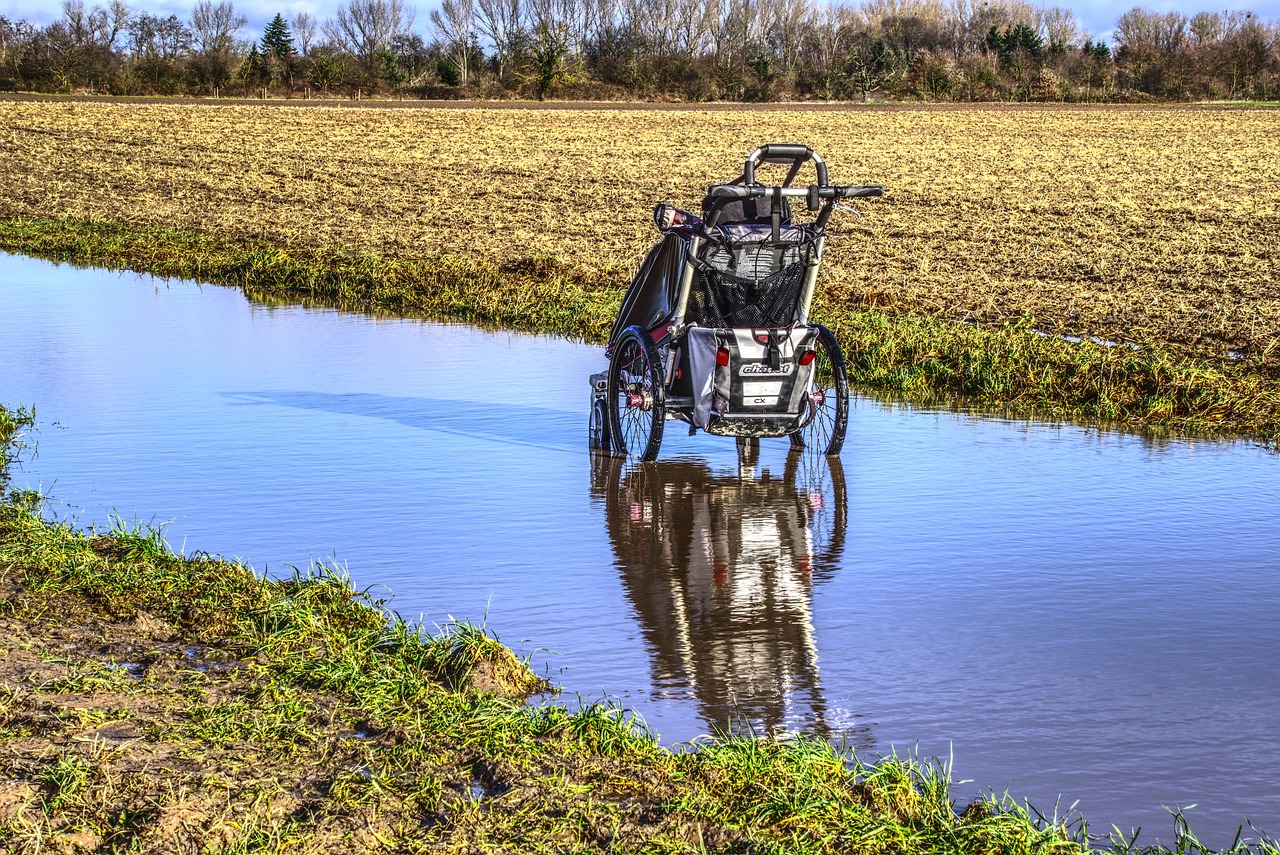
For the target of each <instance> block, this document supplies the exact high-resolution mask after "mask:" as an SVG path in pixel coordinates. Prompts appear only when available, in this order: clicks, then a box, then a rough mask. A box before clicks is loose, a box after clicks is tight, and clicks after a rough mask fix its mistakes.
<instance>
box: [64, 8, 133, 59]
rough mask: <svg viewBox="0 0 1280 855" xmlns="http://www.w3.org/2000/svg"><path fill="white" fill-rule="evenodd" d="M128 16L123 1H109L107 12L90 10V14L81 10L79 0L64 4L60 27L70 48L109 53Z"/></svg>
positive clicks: (127, 9) (95, 9) (99, 9)
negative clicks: (86, 48)
mask: <svg viewBox="0 0 1280 855" xmlns="http://www.w3.org/2000/svg"><path fill="white" fill-rule="evenodd" d="M132 16H133V13H132V11H130V9H129V7H128V6H126V5H125V4H124V2H123V0H111V3H110V4H109V5H108V6H107V8H105V9H104V8H102V7H101V6H94V7H93V9H91V10H90V9H86V8H85V5H84V2H83V0H64V2H63V4H62V20H61V21H60V23H61V24H62V26H63V28H64V30H63V31H64V32H65V34H66V36H67V38H68V39H69V40H70V42H71V44H72V45H73V46H75V47H104V48H107V49H108V50H110V49H111V48H113V47H114V46H115V42H116V38H117V37H118V36H119V35H120V33H121V31H123V30H124V29H126V28H127V27H128V26H129V21H130V19H131V18H132Z"/></svg>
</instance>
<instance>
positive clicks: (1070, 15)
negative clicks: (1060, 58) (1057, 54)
mask: <svg viewBox="0 0 1280 855" xmlns="http://www.w3.org/2000/svg"><path fill="white" fill-rule="evenodd" d="M1035 21H1036V27H1037V29H1038V31H1039V33H1040V36H1041V37H1042V38H1043V39H1044V40H1045V41H1046V42H1048V43H1049V46H1050V47H1055V48H1066V47H1075V46H1077V45H1078V44H1079V42H1080V36H1081V33H1080V22H1079V20H1077V18H1076V13H1075V12H1073V11H1071V10H1070V9H1064V8H1063V7H1061V6H1041V7H1040V8H1039V9H1037V10H1036V17H1035Z"/></svg>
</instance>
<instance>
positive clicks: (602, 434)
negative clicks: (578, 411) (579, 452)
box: [587, 398, 610, 454]
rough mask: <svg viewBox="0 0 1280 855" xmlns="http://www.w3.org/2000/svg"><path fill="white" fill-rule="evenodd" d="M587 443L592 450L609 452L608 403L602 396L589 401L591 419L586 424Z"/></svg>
mask: <svg viewBox="0 0 1280 855" xmlns="http://www.w3.org/2000/svg"><path fill="white" fill-rule="evenodd" d="M587 443H588V444H589V445H590V447H591V450H592V451H603V452H605V453H606V454H607V453H608V452H609V445H610V443H609V405H608V404H606V403H605V400H604V398H595V399H593V400H592V401H591V421H590V422H589V423H588V425H587Z"/></svg>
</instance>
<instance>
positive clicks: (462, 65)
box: [431, 0, 476, 86]
mask: <svg viewBox="0 0 1280 855" xmlns="http://www.w3.org/2000/svg"><path fill="white" fill-rule="evenodd" d="M475 19H476V7H475V0H441V3H440V8H439V9H435V10H432V12H431V27H432V29H434V30H435V31H436V35H437V36H439V38H440V40H441V41H443V42H444V45H445V49H446V50H447V51H448V55H449V61H450V62H452V63H453V65H454V67H455V68H456V69H457V70H458V83H459V84H461V85H462V86H466V85H467V71H468V67H469V66H470V65H471V63H470V61H469V60H470V57H471V51H472V49H473V47H474V45H475V42H476V20H475Z"/></svg>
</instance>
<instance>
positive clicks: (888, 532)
mask: <svg viewBox="0 0 1280 855" xmlns="http://www.w3.org/2000/svg"><path fill="white" fill-rule="evenodd" d="M0 330H3V334H2V335H0V401H3V402H4V403H6V404H8V405H10V406H16V405H22V404H34V405H35V406H36V409H37V415H38V417H39V421H40V422H41V425H42V427H41V429H40V432H39V435H38V440H39V456H38V457H37V458H36V459H35V460H34V461H30V462H28V463H26V464H25V466H24V467H23V468H22V469H21V470H19V471H18V472H16V473H15V479H14V480H15V483H16V485H18V486H24V485H26V486H38V487H40V488H41V489H43V490H45V491H46V492H47V493H49V494H50V495H51V496H52V499H51V502H50V505H51V508H52V509H53V510H54V512H56V513H59V514H64V515H69V516H72V517H74V518H76V519H78V521H79V522H80V523H81V524H83V525H86V526H88V525H91V524H92V525H98V526H100V527H106V526H108V525H110V517H111V515H112V514H115V515H118V516H120V517H122V518H123V519H124V520H125V521H126V522H128V523H133V522H134V521H141V522H153V521H154V522H157V523H159V522H167V523H168V528H167V533H168V536H169V539H170V541H171V542H172V543H173V544H174V545H175V546H179V547H183V548H185V549H186V550H187V551H188V552H190V551H194V550H204V551H207V552H212V553H221V554H224V555H227V556H240V557H242V558H243V559H244V560H245V561H248V562H251V563H252V564H253V565H254V566H255V567H257V568H259V569H265V570H267V571H269V572H273V573H275V572H286V571H287V568H288V565H291V564H292V565H305V564H306V563H307V562H308V561H311V560H317V561H337V562H339V563H341V564H343V565H345V566H346V567H348V569H349V570H350V572H351V574H352V575H353V576H354V577H355V579H356V580H357V582H358V583H359V584H360V585H361V586H366V585H368V586H385V587H386V588H387V589H388V590H389V592H391V593H392V594H394V601H393V605H394V607H395V608H396V609H397V610H398V611H399V612H400V613H401V614H403V615H405V616H408V617H416V616H418V615H422V616H423V617H424V618H425V620H426V621H427V622H428V623H432V622H436V623H443V622H444V621H445V620H447V618H448V616H449V615H454V616H457V617H467V618H471V619H475V620H481V619H483V620H486V621H487V622H488V625H489V626H490V627H492V628H494V629H496V631H497V632H498V634H499V636H500V637H501V638H502V639H503V640H504V641H506V642H508V643H510V644H512V645H513V646H515V647H517V648H523V649H524V650H525V651H528V652H533V653H534V663H535V665H536V667H537V669H538V670H539V671H540V672H543V673H546V674H547V675H548V676H549V677H550V678H551V679H552V680H553V681H555V682H558V683H560V684H561V685H563V686H564V688H565V690H566V691H567V692H568V693H569V696H570V698H572V696H573V694H574V693H579V694H581V695H583V696H584V697H588V698H599V697H601V696H603V695H609V696H613V697H618V698H621V699H622V701H623V702H624V703H626V704H627V705H629V706H632V707H634V708H636V709H638V710H639V711H640V712H642V713H643V715H644V716H645V718H646V719H647V720H648V722H649V723H650V724H651V725H652V726H653V727H654V728H655V729H656V730H658V731H659V732H660V733H661V734H662V737H663V740H664V741H665V742H668V743H673V742H677V741H682V740H688V739H691V738H694V737H696V736H697V735H699V734H701V733H705V732H707V731H708V730H709V729H710V728H711V727H713V726H721V725H723V724H724V723H726V722H728V721H731V720H738V721H742V720H744V719H745V720H747V721H749V722H750V724H751V726H753V727H755V728H756V729H758V730H783V729H809V730H819V731H821V732H823V733H826V734H827V735H829V736H830V737H831V738H832V739H834V740H843V741H845V742H847V743H849V744H852V745H853V746H855V747H856V748H857V749H858V751H859V752H860V753H863V754H883V753H888V752H890V751H894V750H896V751H898V752H900V753H901V752H906V751H918V752H919V753H921V754H923V755H925V756H931V755H936V756H939V757H942V758H952V762H953V764H954V773H955V776H956V777H957V778H959V779H967V780H970V781H971V782H972V783H969V784H966V785H962V786H959V787H957V788H956V792H957V795H959V796H962V797H963V796H964V795H966V794H969V793H974V792H978V791H985V790H988V789H994V790H996V791H997V792H1001V791H1003V790H1005V789H1006V788H1008V789H1009V790H1010V791H1011V792H1012V793H1014V794H1016V795H1018V796H1020V797H1027V798H1029V799H1030V800H1031V802H1032V804H1034V805H1035V806H1036V807H1038V808H1040V809H1041V810H1043V811H1046V812H1051V811H1052V809H1053V806H1054V803H1055V802H1056V801H1059V800H1060V808H1063V809H1064V808H1066V807H1067V806H1068V805H1070V804H1071V803H1073V802H1076V801H1077V800H1078V802H1079V806H1078V808H1079V810H1080V811H1081V812H1083V813H1084V814H1085V815H1086V816H1088V817H1089V818H1090V821H1091V822H1092V823H1093V825H1094V827H1095V828H1096V829H1097V830H1098V831H1104V830H1105V829H1106V826H1107V825H1109V824H1111V823H1115V824H1116V825H1118V826H1120V827H1121V828H1123V829H1129V828H1131V827H1134V826H1144V827H1145V828H1146V829H1147V830H1146V831H1144V833H1143V836H1144V837H1146V838H1154V837H1157V836H1158V837H1160V838H1162V839H1167V838H1168V837H1169V836H1170V835H1169V834H1168V832H1169V830H1170V829H1171V827H1172V826H1171V823H1170V822H1169V820H1168V815H1167V813H1166V812H1165V810H1164V809H1163V807H1162V806H1170V807H1173V806H1179V805H1181V806H1186V805H1190V804H1197V805H1198V806H1197V807H1195V808H1194V809H1192V810H1191V811H1189V813H1188V816H1189V818H1190V819H1191V821H1192V825H1193V827H1194V828H1195V829H1196V830H1197V831H1198V832H1199V833H1200V834H1201V836H1202V838H1205V839H1207V841H1208V842H1210V843H1217V844H1219V845H1225V844H1226V843H1228V842H1229V841H1230V837H1231V835H1232V834H1234V831H1235V828H1236V826H1237V824H1239V823H1240V822H1242V821H1243V820H1244V819H1245V818H1246V817H1248V818H1249V819H1251V820H1252V821H1253V822H1254V823H1255V824H1256V825H1258V826H1259V827H1260V828H1262V829H1264V830H1272V831H1273V832H1274V830H1275V829H1280V792H1277V790H1276V788H1275V786H1274V774H1273V773H1274V769H1275V768H1277V767H1280V737H1278V736H1277V735H1276V732H1275V727H1274V723H1275V712H1274V711H1275V710H1276V709H1277V708H1280V675H1278V674H1277V672H1276V670H1275V668H1274V658H1275V655H1276V653H1277V651H1280V622H1277V621H1276V620H1275V619H1274V615H1275V614H1276V613H1277V610H1278V607H1280V578H1277V573H1276V570H1277V569H1280V531H1277V527H1276V526H1275V525H1274V520H1275V518H1276V515H1277V511H1278V510H1280V457H1277V456H1276V455H1273V454H1270V453H1268V452H1266V451H1264V450H1262V449H1259V448H1257V447H1255V446H1252V445H1249V444H1246V443H1218V442H1210V441H1165V442H1152V441H1149V440H1146V439H1143V438H1139V437H1135V436H1128V435H1124V434H1116V433H1106V432H1099V431H1096V430H1089V429H1085V428H1079V427H1073V426H1052V425H1043V424H1029V423H1011V422H1007V421H1002V420H998V419H992V418H985V417H977V416H966V415H961V414H953V413H940V412H931V411H924V410H919V409H913V408H909V407H902V406H896V407H895V406H888V405H885V404H882V403H877V402H873V401H869V400H863V401H859V402H858V403H857V406H856V407H855V409H854V411H853V414H852V419H851V425H850V439H849V442H848V443H847V445H846V449H845V452H844V455H843V458H842V461H841V462H840V463H838V464H836V465H834V466H827V465H825V464H823V463H821V462H815V461H805V460H797V459H794V458H789V457H788V456H787V454H786V446H785V445H784V444H782V443H779V442H776V441H775V442H766V443H765V444H764V445H763V447H762V449H761V453H760V458H759V460H758V461H755V462H754V465H746V466H742V465H740V462H739V459H738V456H737V452H736V449H735V447H734V445H733V443H732V442H731V441H726V440H721V439H717V438H711V437H703V436H699V437H695V438H686V437H684V436H683V435H681V434H682V432H681V431H678V430H675V429H674V428H673V429H672V430H670V431H668V440H667V442H666V444H664V450H663V455H662V457H663V462H662V463H661V464H660V465H659V466H657V467H655V468H652V469H649V470H642V471H639V472H636V471H628V470H627V469H626V468H625V467H623V466H620V465H617V464H610V462H609V461H599V460H596V461H593V460H592V459H591V457H590V456H589V455H588V454H587V452H586V442H585V412H586V393H587V385H586V380H585V378H586V376H587V375H588V374H590V373H592V372H593V371H596V370H599V369H600V367H601V362H602V356H601V353H600V349H599V348H597V347H592V346H581V345H576V344H573V343H570V342H564V341H558V340H554V339H546V338H537V337H531V336H523V335H512V334H507V333H489V332H481V331H476V330H473V329H469V328H464V327H457V326H443V325H439V324H432V323H424V322H419V321H409V320H395V319H380V318H371V317H367V316H361V315H352V314H342V313H338V312H335V311H332V310H329V309H305V308H302V307H289V306H286V307H266V306H260V305H258V306H255V305H253V304H251V303H249V302H248V301H247V300H245V298H244V297H243V296H242V295H241V294H240V293H239V292H237V291H234V290H231V289H223V288H215V287H199V286H196V285H192V284H189V283H183V282H169V283H165V282H161V281H157V280H153V279H150V278H148V277H141V276H135V275H133V274H124V275H120V274H114V273H104V272H100V271H85V270H76V269H72V268H69V267H65V266H64V267H57V266H54V265H51V264H48V263H45V262H40V261H33V260H28V259H22V258H16V257H0Z"/></svg>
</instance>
